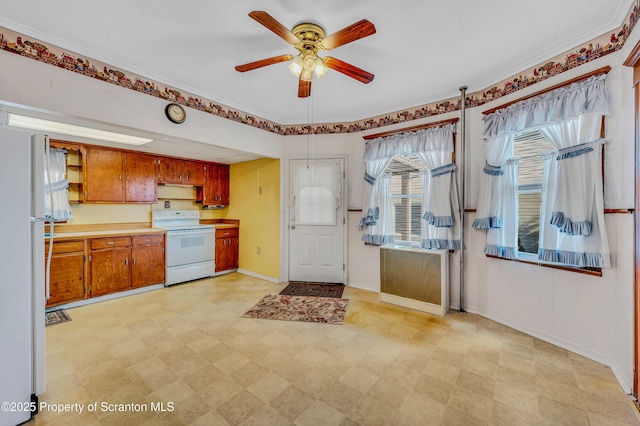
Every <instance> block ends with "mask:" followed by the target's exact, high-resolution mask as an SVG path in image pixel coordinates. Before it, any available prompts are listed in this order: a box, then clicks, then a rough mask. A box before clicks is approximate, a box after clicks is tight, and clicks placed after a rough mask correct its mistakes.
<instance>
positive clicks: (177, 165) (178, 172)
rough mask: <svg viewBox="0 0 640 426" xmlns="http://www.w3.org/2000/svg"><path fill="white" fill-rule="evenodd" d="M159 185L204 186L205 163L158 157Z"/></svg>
mask: <svg viewBox="0 0 640 426" xmlns="http://www.w3.org/2000/svg"><path fill="white" fill-rule="evenodd" d="M157 160H158V183H165V184H174V185H192V186H202V185H204V181H205V179H204V169H205V163H201V162H199V161H188V160H181V159H179V158H169V157H157Z"/></svg>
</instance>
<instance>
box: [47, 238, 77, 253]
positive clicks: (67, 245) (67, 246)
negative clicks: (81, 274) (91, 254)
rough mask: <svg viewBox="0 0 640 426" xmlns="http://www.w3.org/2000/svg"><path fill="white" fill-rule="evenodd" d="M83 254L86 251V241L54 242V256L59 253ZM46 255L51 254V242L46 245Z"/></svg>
mask: <svg viewBox="0 0 640 426" xmlns="http://www.w3.org/2000/svg"><path fill="white" fill-rule="evenodd" d="M74 251H75V252H82V251H84V241H83V240H79V241H54V243H53V250H52V253H53V254H59V253H72V252H74ZM44 253H45V255H48V254H49V241H46V242H45V243H44Z"/></svg>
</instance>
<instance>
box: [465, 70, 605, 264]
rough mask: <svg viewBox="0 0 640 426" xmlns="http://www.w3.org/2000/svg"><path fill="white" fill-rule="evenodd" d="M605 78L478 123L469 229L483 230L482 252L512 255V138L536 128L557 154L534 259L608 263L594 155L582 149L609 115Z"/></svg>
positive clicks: (548, 175) (548, 169) (548, 165)
mask: <svg viewBox="0 0 640 426" xmlns="http://www.w3.org/2000/svg"><path fill="white" fill-rule="evenodd" d="M605 79H606V74H602V75H599V76H594V77H590V78H588V79H586V80H582V81H579V82H576V83H573V84H570V85H568V86H565V87H562V88H560V89H557V90H554V91H551V92H549V93H545V94H543V95H540V96H537V97H534V98H531V99H527V100H524V101H522V102H518V103H515V104H513V105H510V106H509V107H507V108H504V109H501V110H498V111H496V112H494V113H492V114H489V115H487V116H485V117H484V119H483V120H484V124H485V125H484V137H485V138H486V139H487V152H486V161H487V165H486V167H485V169H484V172H485V173H484V175H483V176H482V179H483V181H482V182H481V187H480V196H479V200H478V209H477V216H476V220H475V221H474V224H473V227H474V228H477V229H487V230H488V232H487V245H486V247H485V253H489V254H495V255H498V256H502V257H516V256H517V250H516V247H517V245H516V243H517V229H518V227H517V217H518V212H517V187H516V183H517V162H515V161H511V160H510V158H511V157H512V153H511V151H512V144H513V136H514V135H515V134H518V133H521V132H522V131H524V130H526V129H533V128H538V129H540V131H541V132H542V133H543V134H544V135H545V136H546V137H547V138H548V139H549V140H550V141H551V143H552V144H553V145H554V147H556V148H557V149H558V153H557V154H556V155H554V156H553V157H547V158H545V159H544V161H545V170H544V176H543V188H542V192H543V193H542V197H543V207H542V212H541V219H540V220H541V227H542V228H541V232H540V235H541V241H540V248H541V250H540V252H539V258H540V259H542V260H548V261H554V262H562V263H568V264H571V265H575V266H596V265H599V266H607V265H608V264H609V260H608V257H609V255H608V247H607V241H606V232H605V229H604V220H603V219H604V203H603V201H602V180H601V175H600V167H601V166H600V164H601V163H600V160H599V158H600V149H593V147H591V146H588V145H589V144H588V143H589V142H593V141H596V140H597V139H598V137H599V132H600V123H601V117H602V115H605V114H608V113H609V97H608V94H607V90H606V87H605ZM596 143H599V142H596ZM548 225H551V227H550V226H548ZM561 234H562V235H561ZM585 234H588V235H585ZM568 236H570V237H568Z"/></svg>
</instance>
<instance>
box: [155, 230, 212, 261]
mask: <svg viewBox="0 0 640 426" xmlns="http://www.w3.org/2000/svg"><path fill="white" fill-rule="evenodd" d="M214 257H215V238H214V230H213V229H197V230H188V231H168V232H167V267H171V266H178V265H187V264H190V263H198V262H207V261H212V260H214Z"/></svg>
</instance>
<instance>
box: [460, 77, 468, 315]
mask: <svg viewBox="0 0 640 426" xmlns="http://www.w3.org/2000/svg"><path fill="white" fill-rule="evenodd" d="M466 98H467V86H462V87H460V101H461V104H460V105H461V106H460V150H459V152H460V154H459V162H458V164H459V170H460V195H459V197H460V310H459V312H460V313H465V312H466V311H465V310H464V236H465V232H464V214H465V207H466V203H465V180H464V170H465V161H464V160H465V155H466V150H465V140H466V133H467V132H466V130H467V128H466V124H465V121H466V120H465V117H466V111H467V99H466Z"/></svg>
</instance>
